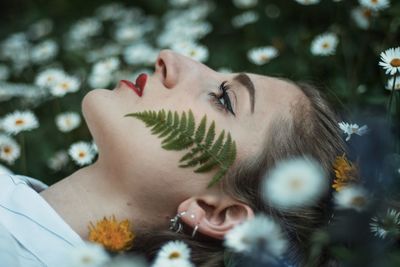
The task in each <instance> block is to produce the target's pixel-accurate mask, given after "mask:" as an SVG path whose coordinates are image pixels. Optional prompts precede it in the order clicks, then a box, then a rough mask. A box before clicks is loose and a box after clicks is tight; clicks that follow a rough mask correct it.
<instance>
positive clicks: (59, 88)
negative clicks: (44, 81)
mask: <svg viewBox="0 0 400 267" xmlns="http://www.w3.org/2000/svg"><path fill="white" fill-rule="evenodd" d="M79 87H80V82H79V80H78V79H77V78H75V77H72V76H68V75H64V76H63V77H62V78H61V79H60V80H59V81H57V83H56V84H54V85H53V86H51V87H50V93H51V94H52V95H53V96H57V97H62V96H64V95H66V94H67V93H73V92H76V91H78V90H79Z"/></svg>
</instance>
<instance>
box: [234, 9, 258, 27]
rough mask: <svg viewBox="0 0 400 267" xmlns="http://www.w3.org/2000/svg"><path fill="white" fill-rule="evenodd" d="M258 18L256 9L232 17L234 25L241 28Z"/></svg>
mask: <svg viewBox="0 0 400 267" xmlns="http://www.w3.org/2000/svg"><path fill="white" fill-rule="evenodd" d="M257 20H258V14H257V13H256V12H254V11H246V12H244V13H242V14H239V15H237V16H235V17H233V19H232V25H233V27H235V28H241V27H243V26H245V25H247V24H250V23H254V22H256V21H257Z"/></svg>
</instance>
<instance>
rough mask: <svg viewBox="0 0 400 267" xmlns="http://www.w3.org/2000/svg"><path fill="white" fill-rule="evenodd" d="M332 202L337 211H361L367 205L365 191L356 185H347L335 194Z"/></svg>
mask: <svg viewBox="0 0 400 267" xmlns="http://www.w3.org/2000/svg"><path fill="white" fill-rule="evenodd" d="M334 202H335V204H336V208H338V209H354V210H356V211H363V210H364V209H365V208H366V207H367V205H368V202H369V200H368V193H367V191H366V190H365V189H364V188H363V187H361V186H358V185H348V186H345V187H343V189H342V190H340V191H338V192H335V194H334Z"/></svg>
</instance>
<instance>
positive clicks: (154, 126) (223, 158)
mask: <svg viewBox="0 0 400 267" xmlns="http://www.w3.org/2000/svg"><path fill="white" fill-rule="evenodd" d="M125 116H126V117H134V118H137V119H139V120H141V121H143V122H144V123H145V125H146V126H147V127H151V133H152V134H154V135H158V137H159V138H162V139H163V140H162V141H161V147H162V148H164V149H166V150H184V149H190V151H189V152H187V153H186V154H184V155H183V156H182V158H181V159H180V160H179V162H181V163H182V164H180V165H179V167H183V168H185V167H196V169H195V170H194V172H196V173H200V172H207V171H210V170H212V169H214V168H216V167H218V168H219V170H218V171H217V173H216V174H215V175H214V176H213V178H212V180H211V181H210V183H209V184H208V187H210V186H213V185H215V184H216V183H217V182H218V181H219V180H220V179H221V178H222V177H223V176H224V175H225V174H226V172H227V171H228V169H229V167H230V166H231V165H232V164H233V162H234V161H235V158H236V144H235V142H234V141H233V140H232V137H231V135H230V133H228V134H227V136H226V138H225V130H223V131H222V132H221V133H220V134H219V136H218V138H217V140H216V141H215V142H214V138H215V122H214V121H212V122H211V124H210V126H209V128H208V130H207V116H206V115H204V116H203V118H202V119H201V121H200V124H199V125H198V126H197V128H196V122H195V118H194V115H193V112H192V111H191V110H189V112H188V115H187V114H186V113H185V112H184V111H183V112H182V114H181V115H180V116H179V114H178V112H177V111H175V112H174V113H172V112H171V111H168V112H167V113H166V112H165V111H164V110H160V111H158V112H156V111H143V112H137V113H130V114H126V115H125Z"/></svg>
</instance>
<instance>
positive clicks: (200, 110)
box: [82, 50, 302, 203]
mask: <svg viewBox="0 0 400 267" xmlns="http://www.w3.org/2000/svg"><path fill="white" fill-rule="evenodd" d="M223 82H226V85H228V86H229V90H228V91H227V94H228V96H229V98H230V102H231V105H232V109H233V111H234V113H235V115H233V114H232V113H231V112H230V111H227V110H225V109H224V108H221V107H219V106H218V105H217V104H216V102H217V101H220V102H221V103H222V104H223V100H222V99H220V100H218V99H214V98H213V96H211V95H210V93H214V94H216V95H217V96H218V95H220V90H219V87H220V85H221V84H222V83H223ZM301 96H302V93H301V92H300V90H299V89H298V88H297V87H296V86H295V85H293V84H291V83H288V82H286V81H282V80H279V79H276V78H271V77H267V76H260V75H256V74H249V73H246V74H244V73H233V74H231V73H229V74H227V73H218V72H216V71H214V70H212V69H210V68H208V67H207V66H205V65H203V64H201V63H199V62H196V61H193V60H191V59H189V58H187V57H184V56H182V55H179V54H177V53H174V52H172V51H169V50H163V51H161V52H160V54H159V57H158V59H157V62H156V63H155V71H154V73H153V74H151V75H148V78H147V82H146V84H145V88H144V91H143V95H142V96H141V97H139V96H138V95H137V94H136V93H135V92H134V91H133V90H132V89H130V88H129V87H128V86H127V85H126V84H124V83H119V84H118V86H117V87H116V88H115V89H113V90H106V89H97V90H93V91H91V92H89V93H88V94H87V95H86V96H85V98H84V100H83V104H82V105H83V113H84V117H85V119H86V122H87V124H88V127H89V129H90V131H91V133H92V135H93V138H94V140H95V142H96V144H97V146H98V148H99V159H98V162H97V163H98V164H103V165H104V166H107V170H109V171H110V175H112V177H111V179H115V180H116V181H117V180H118V181H119V182H116V184H119V185H121V188H125V189H127V190H130V192H132V191H133V192H135V194H136V197H139V198H141V197H143V199H148V197H149V195H151V196H152V198H158V200H159V201H165V199H167V198H168V199H169V200H172V201H173V200H176V201H181V200H183V199H185V198H186V197H189V196H193V195H196V194H199V193H200V192H202V191H204V190H206V187H207V184H208V183H209V182H210V180H211V177H212V176H213V174H214V172H208V173H201V174H199V173H194V172H193V170H194V169H193V168H181V167H178V161H179V159H180V158H181V157H182V156H183V155H184V154H185V153H186V152H187V151H167V150H164V149H162V148H161V140H160V139H159V138H158V137H157V136H156V135H152V134H151V133H150V128H146V127H145V124H144V123H143V122H142V121H140V120H138V119H136V118H133V117H124V115H125V114H128V113H132V112H139V111H145V110H156V111H158V110H161V109H164V110H166V111H168V110H171V111H178V113H179V114H181V112H182V111H188V110H189V109H191V110H192V112H193V114H194V117H195V119H196V125H198V123H199V122H200V120H201V118H202V117H203V116H204V115H207V125H209V123H210V122H211V121H215V125H216V134H217V135H218V134H219V133H220V132H221V131H222V130H225V131H227V132H230V134H231V136H232V138H233V140H235V141H236V146H237V158H236V159H243V158H245V157H247V156H249V155H252V154H254V153H256V152H257V151H259V150H260V149H261V148H260V144H261V143H262V142H263V140H264V138H265V135H266V134H267V131H268V126H269V124H270V122H271V121H272V120H273V119H274V117H276V116H278V115H283V116H290V111H289V110H290V105H291V103H293V101H294V100H296V99H298V98H299V97H301ZM155 201H157V200H156V199H155ZM160 203H162V202H160Z"/></svg>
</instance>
